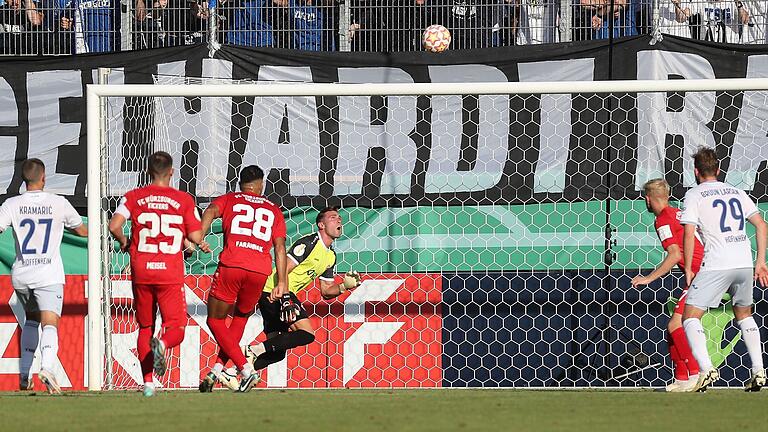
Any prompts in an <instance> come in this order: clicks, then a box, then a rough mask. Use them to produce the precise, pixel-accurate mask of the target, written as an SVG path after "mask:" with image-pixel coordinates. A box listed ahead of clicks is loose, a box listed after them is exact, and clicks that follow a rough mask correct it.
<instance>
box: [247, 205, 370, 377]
mask: <svg viewBox="0 0 768 432" xmlns="http://www.w3.org/2000/svg"><path fill="white" fill-rule="evenodd" d="M315 224H316V225H317V229H318V231H317V232H316V233H313V234H310V235H307V236H304V237H302V238H300V239H299V240H297V241H296V242H295V243H294V244H293V245H292V246H291V248H290V250H289V251H288V258H289V260H290V262H289V263H288V269H287V270H288V292H285V293H282V292H281V289H280V288H281V287H280V286H279V285H276V282H277V281H276V278H277V275H276V273H275V272H274V271H273V272H272V275H271V276H270V277H269V279H267V284H266V286H265V287H264V292H263V293H262V294H261V299H259V309H260V310H261V316H262V319H263V321H264V333H265V334H266V335H267V340H266V341H264V342H262V343H258V344H256V345H253V346H251V347H249V350H250V351H251V353H252V354H253V356H254V358H255V359H254V362H253V367H254V369H256V370H261V369H263V368H265V367H267V366H269V365H270V364H272V363H276V362H279V361H280V360H282V359H284V358H285V353H286V351H288V350H289V349H291V348H296V347H299V346H302V345H308V344H310V343H312V341H314V340H315V330H314V329H313V328H312V323H311V322H310V320H309V318H308V316H307V314H306V312H305V311H304V308H303V307H302V306H301V303H300V302H299V300H298V298H297V297H296V293H298V292H299V291H301V290H302V289H304V288H306V287H307V286H308V285H309V284H310V283H312V282H314V280H315V279H320V292H321V294H322V296H323V298H324V299H326V300H328V299H332V298H335V297H338V296H340V295H342V294H344V293H345V292H346V291H347V290H352V289H355V288H357V287H358V286H360V275H359V274H358V273H357V272H355V271H350V272H347V273H346V274H345V275H344V280H343V281H342V282H341V283H338V284H337V283H334V269H335V265H336V253H335V252H334V251H333V248H332V245H333V242H334V240H336V239H337V238H339V237H341V233H342V220H341V216H340V215H339V212H338V208H336V207H326V208H324V209H322V210H320V212H319V213H318V214H317V218H316V219H315Z"/></svg>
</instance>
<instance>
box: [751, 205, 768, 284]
mask: <svg viewBox="0 0 768 432" xmlns="http://www.w3.org/2000/svg"><path fill="white" fill-rule="evenodd" d="M747 220H749V223H751V224H752V225H754V226H755V239H756V240H757V258H755V279H757V280H758V281H759V282H760V285H762V286H763V287H768V267H767V266H766V263H765V248H766V246H768V226H767V225H766V223H765V220H763V217H762V216H761V215H760V213H759V212H758V213H755V214H753V215H752V216H750V217H749V219H747Z"/></svg>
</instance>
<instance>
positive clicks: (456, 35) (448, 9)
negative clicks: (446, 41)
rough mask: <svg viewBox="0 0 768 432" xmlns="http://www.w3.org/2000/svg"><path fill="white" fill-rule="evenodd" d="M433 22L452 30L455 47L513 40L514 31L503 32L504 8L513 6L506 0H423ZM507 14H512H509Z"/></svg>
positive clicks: (469, 47)
mask: <svg viewBox="0 0 768 432" xmlns="http://www.w3.org/2000/svg"><path fill="white" fill-rule="evenodd" d="M423 3H424V5H425V8H426V10H425V13H426V14H427V20H428V22H429V23H430V24H442V25H444V26H445V27H447V28H448V30H450V31H451V36H452V42H451V48H453V49H472V48H487V47H491V46H498V45H502V44H505V45H506V44H509V45H511V44H512V37H511V35H504V34H502V30H503V29H504V30H506V29H507V28H508V26H506V25H503V22H504V19H503V18H504V16H505V10H507V9H510V8H513V6H512V5H509V4H507V3H509V2H507V1H505V0H483V1H476V0H423ZM508 16H513V15H512V14H508Z"/></svg>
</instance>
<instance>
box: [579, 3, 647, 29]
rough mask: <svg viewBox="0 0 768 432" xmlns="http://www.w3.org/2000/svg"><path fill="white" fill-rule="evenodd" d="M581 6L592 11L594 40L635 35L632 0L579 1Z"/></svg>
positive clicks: (634, 9) (635, 17)
mask: <svg viewBox="0 0 768 432" xmlns="http://www.w3.org/2000/svg"><path fill="white" fill-rule="evenodd" d="M581 4H582V5H584V6H586V7H587V8H588V9H590V10H591V11H592V30H593V38H594V39H608V38H609V37H610V36H611V34H613V37H615V38H617V37H622V36H636V35H637V27H636V25H635V20H636V19H637V14H636V7H635V3H634V0H613V1H610V0H607V2H606V0H581ZM611 28H612V31H611Z"/></svg>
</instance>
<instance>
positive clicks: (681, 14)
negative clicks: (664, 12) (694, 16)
mask: <svg viewBox="0 0 768 432" xmlns="http://www.w3.org/2000/svg"><path fill="white" fill-rule="evenodd" d="M672 4H673V5H674V6H675V21H677V22H679V23H684V22H686V21H688V18H690V17H691V10H690V9H689V8H685V9H683V8H682V7H681V6H680V0H672Z"/></svg>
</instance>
